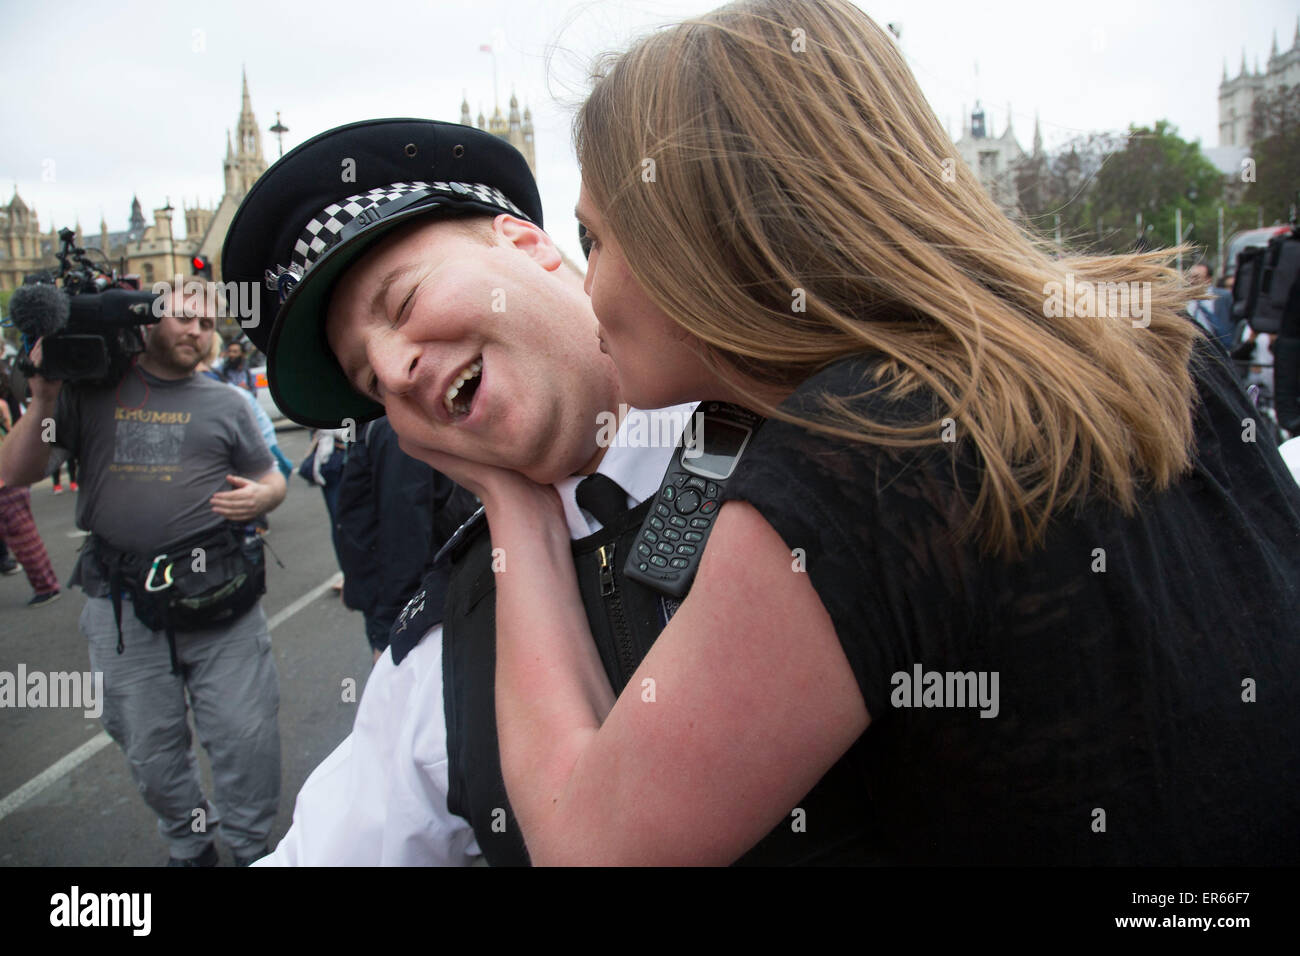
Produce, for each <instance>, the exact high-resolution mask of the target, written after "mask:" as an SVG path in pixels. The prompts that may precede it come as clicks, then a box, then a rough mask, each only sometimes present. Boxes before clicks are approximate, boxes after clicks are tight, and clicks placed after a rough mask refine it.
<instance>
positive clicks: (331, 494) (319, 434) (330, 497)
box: [298, 428, 353, 594]
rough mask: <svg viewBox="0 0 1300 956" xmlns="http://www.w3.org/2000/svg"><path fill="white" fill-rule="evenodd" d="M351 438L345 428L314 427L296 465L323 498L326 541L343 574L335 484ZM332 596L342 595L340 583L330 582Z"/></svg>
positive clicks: (337, 486) (337, 494)
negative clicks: (304, 453)
mask: <svg viewBox="0 0 1300 956" xmlns="http://www.w3.org/2000/svg"><path fill="white" fill-rule="evenodd" d="M352 437H353V433H352V429H349V428H318V429H316V430H315V431H314V432H312V437H311V445H310V446H309V447H308V448H307V455H306V457H304V458H303V460H302V464H301V465H299V466H298V474H300V475H301V476H302V477H303V478H304V479H306V480H307V481H308V482H310V483H311V484H313V485H315V486H316V487H318V488H320V493H321V497H323V498H324V499H325V511H326V512H327V513H328V515H329V528H330V541H331V542H332V543H333V545H334V557H335V560H337V561H338V563H339V569H340V570H342V571H344V573H345V574H346V569H345V568H344V567H343V560H342V558H341V556H340V555H339V531H338V501H339V482H340V480H341V479H342V478H343V467H344V464H345V463H346V462H347V457H348V441H349V439H351V438H352ZM334 590H335V592H336V593H339V594H342V593H343V582H341V581H336V582H335V583H334Z"/></svg>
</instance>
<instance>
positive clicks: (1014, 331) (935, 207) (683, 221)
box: [574, 0, 1197, 556]
mask: <svg viewBox="0 0 1300 956" xmlns="http://www.w3.org/2000/svg"><path fill="white" fill-rule="evenodd" d="M574 138H575V145H576V148H577V152H578V159H579V162H580V163H581V166H582V175H583V183H584V185H585V187H586V189H587V191H588V194H589V195H590V197H591V200H592V201H593V202H594V203H595V204H596V206H597V208H598V210H599V211H600V213H601V216H602V219H603V220H604V223H605V228H606V229H607V230H609V231H610V232H611V233H612V234H613V236H614V238H616V239H617V241H618V243H619V244H620V246H621V247H622V249H623V252H624V254H625V256H626V258H627V262H628V265H629V268H630V269H631V270H632V272H633V273H634V275H635V276H636V278H637V280H638V281H639V282H640V284H641V285H642V287H643V288H644V289H645V290H646V292H647V294H648V295H650V296H651V297H652V298H653V300H654V301H655V302H656V303H657V304H658V305H659V306H660V307H661V308H662V309H663V310H664V311H665V312H666V313H667V314H668V315H669V316H670V317H671V318H672V319H673V320H674V321H676V322H677V323H678V324H680V325H681V326H682V327H683V328H685V329H686V330H688V331H689V332H690V333H692V334H693V335H694V336H695V337H696V338H697V339H698V340H699V341H700V342H701V343H702V345H703V350H704V358H705V360H706V361H707V362H709V363H710V366H711V367H712V368H713V369H714V370H715V371H716V372H717V373H718V374H719V375H720V377H722V378H723V379H724V380H726V381H729V382H731V383H732V384H733V385H736V386H737V387H741V388H743V383H742V382H741V379H740V378H738V376H737V375H736V373H737V372H739V373H740V374H741V375H742V376H744V377H745V378H746V379H747V380H748V381H750V382H757V383H761V384H763V385H772V386H781V387H793V386H795V385H797V384H798V383H799V382H801V381H803V380H804V379H806V378H808V377H809V376H811V375H812V374H814V373H815V372H817V371H818V370H820V369H822V368H825V367H826V366H827V365H829V364H831V363H833V362H835V361H837V360H839V359H841V358H844V357H847V356H852V355H861V354H866V355H871V356H875V357H878V358H879V359H881V364H880V365H879V366H878V370H877V375H876V382H875V386H876V387H879V388H883V389H886V390H887V393H888V394H889V395H891V396H901V395H905V394H907V393H909V392H911V391H913V390H915V389H917V388H919V387H928V388H929V389H931V390H932V391H933V394H934V395H935V396H936V398H937V401H938V405H939V407H938V408H936V409H935V415H934V417H933V419H932V420H931V421H927V422H923V423H919V424H914V425H899V424H897V423H885V422H879V421H873V420H871V419H869V418H867V417H865V416H864V415H862V414H861V413H859V412H855V411H853V410H852V409H851V408H850V407H849V405H850V404H851V403H848V402H845V401H844V400H842V399H836V398H833V397H830V396H827V397H826V398H825V399H824V405H825V414H824V415H819V416H816V417H815V418H807V419H805V418H797V417H795V416H792V415H790V414H789V413H788V412H786V411H785V410H778V409H777V408H775V407H774V406H773V404H772V403H771V402H770V401H765V400H763V399H762V398H760V397H758V396H757V395H756V394H754V390H752V389H750V390H748V391H746V392H745V393H746V394H748V395H750V396H751V398H752V401H753V404H754V406H755V407H756V409H758V410H761V411H763V412H765V413H767V414H768V415H772V416H776V417H778V418H783V419H785V420H787V421H797V422H801V423H802V424H804V425H806V426H807V427H811V428H815V429H817V430H819V431H822V432H825V433H828V434H832V435H836V436H840V437H843V438H846V439H850V440H855V441H862V442H871V443H876V444H879V445H884V446H891V447H895V448H918V447H924V446H929V445H937V444H939V443H941V442H942V441H943V440H944V439H945V438H949V439H951V437H952V436H951V433H952V432H953V431H954V430H955V432H956V433H957V435H959V436H961V437H966V438H969V440H970V441H972V442H973V443H974V446H975V448H976V450H977V452H978V456H979V459H980V462H981V466H982V476H981V485H980V491H979V494H978V497H977V499H976V501H975V502H974V503H973V504H972V508H971V513H970V515H969V520H968V523H967V525H966V527H965V529H964V530H965V531H967V532H971V533H974V534H975V535H976V536H977V537H978V539H979V540H980V542H981V544H982V545H983V546H984V547H985V548H986V550H989V551H991V552H997V553H1002V554H1006V555H1012V556H1013V555H1016V554H1018V553H1020V551H1021V549H1022V548H1023V547H1025V546H1033V545H1034V544H1036V543H1038V542H1040V541H1041V539H1042V537H1043V535H1044V533H1045V531H1046V528H1047V525H1048V523H1049V521H1050V519H1051V517H1052V515H1053V514H1055V513H1057V512H1059V511H1061V510H1062V509H1064V508H1065V507H1067V506H1069V505H1072V504H1075V503H1079V502H1082V501H1083V500H1084V499H1086V498H1087V497H1089V496H1090V495H1092V494H1101V495H1104V496H1106V497H1108V498H1109V499H1110V500H1112V501H1114V502H1116V503H1117V504H1118V505H1120V506H1121V507H1122V508H1124V509H1125V510H1126V511H1131V510H1132V508H1133V507H1134V505H1135V503H1136V500H1137V495H1138V494H1139V491H1140V490H1141V487H1142V486H1143V484H1144V483H1149V484H1150V486H1151V487H1153V488H1156V489H1159V488H1163V487H1166V486H1168V485H1169V484H1170V483H1171V482H1172V481H1173V480H1174V479H1175V478H1177V477H1178V476H1179V475H1180V474H1181V473H1183V472H1184V471H1185V470H1186V469H1187V468H1188V466H1189V462H1190V456H1191V445H1192V408H1191V406H1192V401H1193V398H1194V394H1195V392H1194V383H1193V379H1192V376H1191V374H1190V372H1189V369H1188V363H1189V358H1190V354H1191V348H1192V343H1193V341H1194V339H1195V336H1196V334H1197V333H1196V331H1195V329H1194V327H1193V326H1192V324H1191V323H1190V322H1188V321H1187V320H1186V319H1184V318H1182V317H1180V316H1179V315H1177V314H1176V313H1177V310H1178V309H1179V308H1180V307H1181V306H1182V305H1183V304H1184V303H1185V301H1186V299H1187V296H1188V290H1187V289H1186V287H1184V286H1183V285H1182V282H1181V278H1180V277H1179V276H1178V275H1177V273H1176V272H1174V270H1172V269H1171V268H1169V257H1170V254H1169V253H1168V252H1163V253H1155V254H1151V253H1148V254H1142V255H1124V256H1110V257H1105V258H1100V257H1088V258H1084V257H1078V258H1063V259H1054V258H1053V257H1052V255H1051V254H1050V252H1049V250H1048V249H1047V248H1046V247H1045V246H1043V245H1042V244H1040V243H1037V242H1035V241H1034V240H1032V239H1030V238H1029V237H1028V236H1027V235H1026V234H1025V233H1024V232H1023V231H1022V230H1021V229H1020V228H1019V227H1017V226H1016V225H1015V224H1013V223H1012V222H1011V221H1010V220H1009V219H1008V218H1007V216H1006V215H1004V214H1003V212H1002V211H1001V210H1000V209H999V208H998V207H997V206H996V205H995V204H994V203H993V201H992V200H991V199H990V198H989V196H988V195H987V194H986V193H985V191H984V190H983V188H982V187H981V186H980V183H979V182H978V180H977V179H976V178H975V177H974V175H973V174H972V173H971V171H970V170H969V169H967V168H966V166H965V164H964V163H963V162H962V161H961V159H960V158H958V157H957V154H956V150H955V148H954V146H953V144H952V141H951V140H950V139H949V137H948V136H947V134H946V133H945V132H944V130H943V128H942V127H941V126H940V125H939V124H938V122H937V120H936V119H935V117H934V114H933V113H932V111H931V110H930V108H929V105H928V104H927V103H926V101H925V98H924V96H923V95H922V94H921V91H920V88H919V87H918V86H917V84H916V81H915V79H914V78H913V77H912V75H911V72H910V71H909V70H908V68H907V66H906V64H905V63H904V62H903V59H902V56H901V55H900V54H899V51H898V49H897V48H896V47H895V45H894V43H893V41H892V40H891V39H890V38H889V37H888V36H886V35H885V34H884V33H883V32H882V31H881V30H880V28H879V27H877V26H876V24H875V23H873V22H872V21H871V20H870V19H869V18H868V17H867V16H866V15H865V14H863V13H862V12H861V11H859V10H857V9H855V8H854V7H853V6H851V5H850V4H849V3H847V2H841V0H821V2H814V0H759V2H750V3H737V4H733V5H730V6H726V7H723V8H721V9H719V10H716V11H714V12H713V13H711V14H708V15H707V16H704V17H701V18H699V19H695V20H690V21H687V22H685V23H682V24H679V25H677V26H675V27H672V28H670V29H666V30H663V31H661V32H657V33H654V34H651V35H650V36H648V37H646V38H645V39H643V40H641V41H640V42H639V43H637V44H636V45H635V46H633V47H632V49H631V50H629V51H628V52H627V53H625V54H623V55H622V56H620V57H618V58H617V59H615V60H613V61H612V64H606V65H605V66H604V67H602V68H600V69H598V71H597V77H596V81H595V85H594V88H593V91H592V93H591V96H590V97H589V98H588V100H587V101H586V103H585V104H584V105H583V107H582V108H581V110H580V111H579V113H578V116H577V118H576V120H575V125H574ZM1120 283H1122V284H1123V285H1122V286H1121V285H1119V284H1120ZM1130 283H1137V285H1130ZM1085 287H1091V288H1092V289H1093V290H1094V291H1095V292H1096V293H1097V297H1095V298H1094V300H1093V307H1092V308H1091V309H1089V308H1084V311H1085V312H1089V314H1088V315H1086V316H1079V315H1077V314H1075V312H1076V310H1075V309H1074V308H1073V306H1074V305H1075V304H1076V300H1075V296H1076V295H1077V294H1079V291H1080V290H1083V289H1084V288H1085ZM1132 292H1136V293H1137V296H1136V298H1134V297H1130V296H1125V295H1123V294H1124V293H1132ZM1053 293H1058V294H1053ZM1108 293H1109V296H1108ZM1067 296H1068V300H1067ZM1108 302H1109V304H1110V305H1109V309H1108V307H1107V304H1108ZM1078 303H1079V304H1080V305H1085V304H1086V303H1084V300H1082V299H1079V300H1078ZM1098 303H1099V304H1100V307H1098ZM1116 303H1124V304H1127V305H1128V306H1129V314H1128V315H1124V316H1119V317H1116V316H1114V315H1108V314H1107V313H1108V311H1110V310H1111V309H1114V307H1115V304H1116ZM1135 304H1136V306H1138V307H1142V311H1141V314H1138V312H1137V309H1135V307H1134V306H1135ZM1148 320H1149V321H1148ZM945 419H952V420H953V422H952V423H946V422H945ZM954 425H955V429H954ZM945 426H947V427H945ZM945 432H947V433H948V434H945Z"/></svg>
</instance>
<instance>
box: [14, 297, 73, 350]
mask: <svg viewBox="0 0 1300 956" xmlns="http://www.w3.org/2000/svg"><path fill="white" fill-rule="evenodd" d="M71 312H72V306H71V303H70V302H69V301H68V296H66V295H64V293H63V290H61V289H60V288H59V287H58V286H54V285H47V284H44V283H40V284H35V285H20V286H19V287H18V288H17V289H15V290H14V294H13V296H12V297H11V298H10V299H9V317H10V319H11V320H12V321H13V324H14V326H15V327H17V329H18V330H19V331H20V332H22V333H23V335H25V336H27V338H28V339H29V340H30V341H32V342H35V341H36V340H37V339H39V338H44V337H45V336H47V335H53V334H54V333H55V332H58V331H59V330H60V329H62V328H64V327H65V326H66V325H67V324H68V317H69V315H70V314H71Z"/></svg>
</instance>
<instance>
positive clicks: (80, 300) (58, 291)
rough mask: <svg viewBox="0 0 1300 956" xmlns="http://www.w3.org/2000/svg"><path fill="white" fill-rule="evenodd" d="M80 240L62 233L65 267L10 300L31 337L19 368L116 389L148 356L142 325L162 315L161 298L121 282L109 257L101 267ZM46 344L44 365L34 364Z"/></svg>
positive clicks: (38, 277)
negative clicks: (136, 360)
mask: <svg viewBox="0 0 1300 956" xmlns="http://www.w3.org/2000/svg"><path fill="white" fill-rule="evenodd" d="M75 238H76V237H75V234H74V233H73V231H72V230H71V229H63V230H61V231H60V232H59V239H60V240H61V242H62V248H61V249H60V251H59V253H58V260H59V269H58V270H57V271H55V270H52V269H47V270H44V271H42V272H35V273H32V274H31V275H28V276H26V277H25V278H24V279H23V284H22V285H21V286H20V287H19V288H17V289H16V290H14V294H13V297H12V298H11V299H10V300H9V315H10V321H11V322H12V324H13V325H14V327H16V328H17V329H18V330H19V331H20V332H22V335H23V343H22V349H21V350H20V352H19V355H18V363H17V364H18V368H19V369H21V370H22V372H23V373H24V374H27V375H30V374H32V372H37V373H39V374H40V375H41V376H42V377H43V378H47V379H52V380H62V381H68V382H86V383H90V384H96V385H103V384H113V383H114V382H117V381H118V380H120V379H121V377H122V375H123V374H124V373H125V372H126V369H127V367H128V365H129V364H130V361H131V358H132V357H133V356H134V355H136V354H138V353H140V352H142V351H144V339H143V337H142V336H141V334H140V330H139V326H142V325H151V324H153V323H154V322H157V321H158V319H159V318H160V316H159V315H156V314H155V309H154V300H155V299H156V298H157V297H156V296H155V295H154V293H152V292H141V291H140V289H139V284H138V282H135V281H132V280H127V279H122V278H119V277H118V275H117V273H116V272H115V271H114V270H113V269H112V268H111V267H109V266H108V263H107V257H105V263H104V268H100V267H99V266H98V265H96V264H95V263H94V262H92V261H91V260H90V259H89V258H87V256H86V250H85V249H81V248H78V247H77V246H76V244H75V243H74V241H73V240H74V239H75ZM100 254H101V255H103V253H102V252H101V253H100ZM38 339H40V340H42V344H41V365H40V367H39V368H38V367H37V366H35V365H34V364H32V361H31V351H32V349H33V348H34V347H35V345H36V342H37V340H38Z"/></svg>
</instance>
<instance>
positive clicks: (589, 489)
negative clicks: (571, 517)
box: [575, 474, 627, 526]
mask: <svg viewBox="0 0 1300 956" xmlns="http://www.w3.org/2000/svg"><path fill="white" fill-rule="evenodd" d="M575 497H576V498H577V499H578V507H580V508H585V509H586V510H587V511H588V512H590V513H591V515H592V516H593V517H594V518H595V519H596V520H597V521H599V522H600V523H601V524H603V525H606V526H608V525H611V524H613V523H614V521H615V520H616V519H617V518H618V516H619V515H621V514H623V513H624V512H626V511H627V492H625V491H624V490H623V489H622V488H620V487H619V486H618V482H617V481H615V480H614V479H613V478H610V477H609V476H607V475H601V474H595V475H588V476H587V477H586V478H584V479H582V481H580V482H578V489H577V492H576V493H575Z"/></svg>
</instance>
